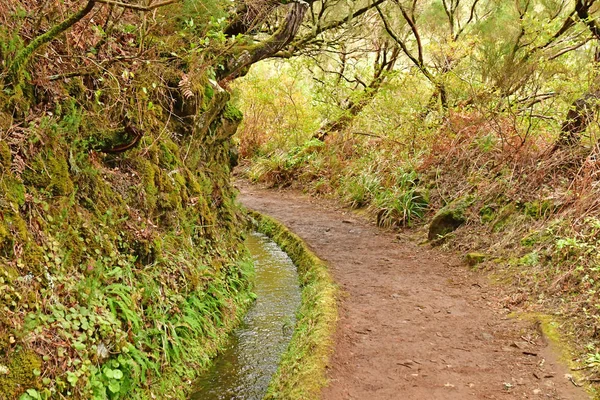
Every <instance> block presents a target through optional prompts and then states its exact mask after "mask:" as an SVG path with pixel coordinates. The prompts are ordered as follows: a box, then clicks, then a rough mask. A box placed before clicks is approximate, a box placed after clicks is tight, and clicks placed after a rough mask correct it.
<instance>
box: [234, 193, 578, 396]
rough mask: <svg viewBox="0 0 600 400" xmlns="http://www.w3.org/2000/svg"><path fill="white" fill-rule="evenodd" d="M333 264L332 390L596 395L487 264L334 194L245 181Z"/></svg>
mask: <svg viewBox="0 0 600 400" xmlns="http://www.w3.org/2000/svg"><path fill="white" fill-rule="evenodd" d="M237 186H238V188H239V189H240V191H241V194H240V200H241V202H242V203H243V204H244V205H245V206H247V207H249V208H251V209H255V210H257V211H260V212H263V213H265V214H268V215H270V216H273V217H275V218H277V219H278V220H279V221H281V222H282V223H284V224H285V225H286V226H288V227H289V228H290V229H291V230H292V231H294V232H295V233H296V234H298V235H299V236H300V237H301V238H302V239H304V240H305V241H306V243H307V244H308V245H309V247H310V248H311V249H312V250H313V251H314V252H315V253H316V254H317V255H318V256H319V257H321V258H322V259H323V260H325V261H326V262H328V263H329V266H330V269H331V271H332V274H333V276H334V278H335V280H336V282H337V283H338V284H339V285H340V287H341V289H342V291H343V296H342V299H341V302H340V310H339V312H340V320H339V322H338V326H337V331H336V335H335V347H334V353H333V356H332V358H331V360H330V364H329V369H328V378H329V385H328V386H327V387H325V388H324V389H323V392H322V398H323V399H324V400H337V399H360V400H363V399H365V400H375V399H406V400H420V399H427V400H433V399H444V400H450V399H569V400H579V399H589V396H588V395H587V394H586V393H585V392H584V391H583V389H581V388H577V387H575V386H574V384H573V383H572V382H571V381H570V380H569V379H568V377H567V376H565V375H566V374H568V373H569V371H568V369H567V368H566V367H565V366H564V365H561V364H559V363H558V362H557V359H558V357H557V355H556V354H555V353H554V352H553V351H552V349H551V348H550V345H549V344H548V343H547V342H546V341H545V340H544V338H543V337H540V334H539V331H538V329H537V328H536V326H535V324H533V323H528V322H524V321H517V320H515V319H512V318H509V317H508V316H507V312H506V311H505V310H503V309H502V307H501V305H500V302H499V300H498V296H499V290H498V288H494V287H491V286H490V285H489V284H488V283H487V279H486V277H485V276H484V275H482V274H480V273H475V272H471V271H469V270H468V268H467V267H465V266H464V264H463V263H462V262H461V260H460V259H459V258H458V257H456V256H454V255H449V254H447V253H443V252H441V251H438V250H436V249H430V248H428V247H427V246H418V245H417V244H415V243H414V242H412V241H411V240H409V239H408V238H406V237H403V235H402V234H400V235H398V234H397V233H394V232H389V231H384V230H381V229H379V228H377V227H375V226H374V225H372V224H369V223H368V222H367V221H364V220H362V219H361V218H360V217H356V216H355V215H354V214H352V213H351V212H348V211H347V210H344V209H341V208H340V207H338V206H336V205H335V204H334V203H332V202H328V201H326V200H321V199H313V198H308V197H306V196H303V195H302V194H299V193H297V192H293V191H275V190H264V189H260V188H257V187H253V186H250V185H249V184H247V183H245V182H237Z"/></svg>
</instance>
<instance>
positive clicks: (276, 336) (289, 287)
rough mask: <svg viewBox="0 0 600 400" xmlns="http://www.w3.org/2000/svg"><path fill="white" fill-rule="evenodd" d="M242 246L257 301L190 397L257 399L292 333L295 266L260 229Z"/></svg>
mask: <svg viewBox="0 0 600 400" xmlns="http://www.w3.org/2000/svg"><path fill="white" fill-rule="evenodd" d="M246 245H247V246H248V248H249V249H250V252H251V253H252V256H253V258H254V265H255V268H256V283H255V286H254V292H255V293H256V295H257V298H256V302H255V303H254V304H253V305H252V306H251V307H250V310H249V311H248V313H247V314H246V316H245V317H244V321H243V323H242V325H241V326H240V327H239V328H238V329H236V330H235V331H234V332H233V334H232V335H231V339H230V342H229V344H228V346H227V347H226V349H225V350H224V351H223V352H222V353H221V354H220V355H219V356H217V358H216V359H215V360H214V363H213V365H212V367H211V369H210V370H208V371H207V372H206V373H205V374H204V375H203V376H201V377H200V379H198V381H197V382H196V388H195V392H194V394H192V396H191V397H190V399H192V400H233V399H240V400H241V399H243V400H260V399H262V398H263V396H264V395H265V393H266V391H267V387H268V386H269V382H270V381H271V377H272V376H273V373H275V371H276V370H277V366H278V365H279V359H280V357H281V354H282V353H283V352H284V351H285V350H286V348H287V345H288V343H289V341H290V338H291V337H292V333H293V329H294V325H295V324H296V310H297V309H298V306H299V305H300V296H301V294H300V286H299V282H298V274H297V272H296V267H295V266H294V264H293V263H292V260H290V258H289V257H288V256H287V254H285V253H284V252H283V251H282V250H281V249H280V248H279V247H278V246H277V245H276V244H275V243H274V242H273V241H272V240H270V239H269V238H267V237H266V236H264V235H262V234H259V233H253V234H251V235H250V236H249V237H248V239H247V241H246Z"/></svg>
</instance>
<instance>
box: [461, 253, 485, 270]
mask: <svg viewBox="0 0 600 400" xmlns="http://www.w3.org/2000/svg"><path fill="white" fill-rule="evenodd" d="M487 258H488V256H487V255H485V254H483V253H468V254H467V255H466V256H465V261H466V262H467V265H469V266H471V267H474V266H475V265H477V264H481V263H482V262H484V261H485V260H486V259H487Z"/></svg>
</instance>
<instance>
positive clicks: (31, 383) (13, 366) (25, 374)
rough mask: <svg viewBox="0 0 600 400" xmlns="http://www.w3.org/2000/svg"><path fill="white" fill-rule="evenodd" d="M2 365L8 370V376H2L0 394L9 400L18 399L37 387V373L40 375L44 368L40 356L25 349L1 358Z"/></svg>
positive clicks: (0, 377)
mask: <svg viewBox="0 0 600 400" xmlns="http://www.w3.org/2000/svg"><path fill="white" fill-rule="evenodd" d="M0 365H3V366H5V367H7V369H8V374H0V393H2V394H3V395H5V396H6V398H8V399H16V398H18V397H19V395H20V394H21V393H23V392H24V391H25V390H27V389H29V388H32V387H35V386H36V383H37V381H38V378H37V376H36V373H37V375H39V372H40V370H41V368H42V362H41V360H40V358H39V356H37V355H36V354H35V353H33V352H31V351H27V350H23V349H17V350H15V351H14V352H13V353H11V354H9V355H8V356H6V355H5V356H4V357H0Z"/></svg>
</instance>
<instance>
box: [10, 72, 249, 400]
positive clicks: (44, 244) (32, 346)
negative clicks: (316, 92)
mask: <svg viewBox="0 0 600 400" xmlns="http://www.w3.org/2000/svg"><path fill="white" fill-rule="evenodd" d="M152 68H154V67H148V70H144V69H142V70H140V71H139V76H140V78H137V79H139V81H138V82H135V83H134V84H132V85H131V87H132V88H133V90H135V91H136V92H137V93H138V94H139V93H143V92H142V88H144V87H146V86H145V85H148V86H150V85H151V83H147V82H146V83H144V79H148V76H149V74H150V73H151V72H156V69H152ZM163 76H164V75H163ZM201 82H203V83H202V84H203V85H204V86H202V85H200V86H199V89H198V90H196V91H195V92H194V94H193V99H191V98H190V99H188V100H189V101H188V102H191V101H192V100H193V101H194V102H195V104H194V107H191V108H190V109H188V110H187V111H185V110H183V109H184V107H183V106H181V107H180V108H179V109H178V110H179V111H181V112H180V113H179V115H176V114H175V113H166V112H164V108H163V109H162V110H161V109H158V106H157V109H155V110H152V109H149V107H148V104H158V103H159V102H160V101H161V98H160V97H159V96H158V94H159V92H158V91H156V92H154V93H152V94H150V95H149V96H148V97H147V98H145V99H144V98H140V97H139V96H134V98H132V99H131V100H130V101H128V102H127V104H126V105H125V108H126V109H127V110H128V111H127V113H128V114H127V118H129V119H130V120H131V121H135V124H136V129H138V130H143V136H142V137H141V139H140V140H139V143H137V145H136V146H134V147H133V148H132V149H130V150H128V151H126V152H122V153H114V154H111V153H110V152H106V151H103V149H105V148H106V146H114V145H115V143H117V144H118V143H119V142H127V141H129V140H130V138H129V137H127V132H124V131H123V130H122V129H121V130H120V129H119V125H118V124H115V120H114V114H113V113H112V112H106V113H103V112H102V110H101V108H102V107H101V105H100V104H98V102H97V101H96V100H97V99H95V98H93V97H92V98H91V99H90V98H86V93H89V91H73V90H72V88H73V87H79V86H82V85H85V82H84V79H83V78H73V79H69V80H65V81H64V84H63V85H61V86H56V87H57V88H60V89H61V90H64V91H63V92H62V93H61V96H62V98H60V99H55V101H54V102H53V103H52V106H51V107H48V109H47V110H45V111H44V112H41V113H39V112H38V113H35V114H33V116H32V118H31V119H30V120H28V119H27V118H26V119H25V120H23V122H22V123H21V124H20V125H15V124H14V123H13V124H9V126H10V129H7V130H4V131H3V132H2V137H1V140H0V399H16V398H19V397H21V398H23V399H29V398H33V399H37V398H44V399H45V398H63V397H62V396H65V397H73V398H85V399H90V398H94V399H106V398H109V399H117V398H123V397H125V396H127V397H133V398H151V397H152V396H155V398H164V397H163V396H162V395H161V394H163V395H164V394H165V393H168V394H169V395H171V396H173V397H177V396H178V394H179V395H181V394H182V393H185V392H186V391H187V389H188V388H189V384H188V382H189V380H190V379H192V378H193V376H194V375H195V374H196V373H198V372H199V371H201V370H202V367H203V366H205V365H206V363H207V362H208V360H209V358H210V356H211V355H214V353H215V351H216V349H217V348H218V346H219V344H220V341H221V340H222V339H223V337H224V336H225V334H226V333H227V331H228V330H229V329H230V328H231V327H232V325H233V324H234V323H235V321H236V319H237V317H238V316H239V315H240V313H241V312H242V311H243V310H244V309H245V307H246V305H247V304H248V302H249V301H250V300H249V297H248V289H249V288H248V281H249V280H248V277H249V274H251V270H252V267H251V263H250V261H249V259H248V257H247V256H246V253H245V250H244V247H243V244H242V237H241V235H242V232H241V231H240V229H239V226H241V224H239V218H240V216H239V212H238V210H237V208H236V206H235V204H234V201H233V200H234V192H233V189H232V187H231V185H230V158H231V153H232V151H233V144H232V141H231V136H232V135H233V134H234V132H235V130H236V127H237V124H238V123H239V120H240V114H239V112H237V111H236V110H235V109H234V108H233V106H232V105H231V104H230V103H229V94H228V93H227V92H226V91H224V90H223V89H221V88H220V87H219V86H218V85H214V84H211V83H209V82H207V81H206V80H204V81H202V80H201ZM3 100H4V101H5V102H6V103H8V102H10V100H9V99H6V98H4V99H3ZM109 100H110V98H109V97H107V98H106V99H104V101H103V102H108V101H109ZM6 103H5V104H6ZM140 104H143V106H144V108H143V111H140V107H139V106H140ZM184 111H185V112H184ZM0 118H4V119H5V120H10V119H11V115H9V114H7V113H6V112H5V113H3V114H2V115H1V116H0ZM107 142H108V143H109V144H108V145H107V144H106V143H107Z"/></svg>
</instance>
